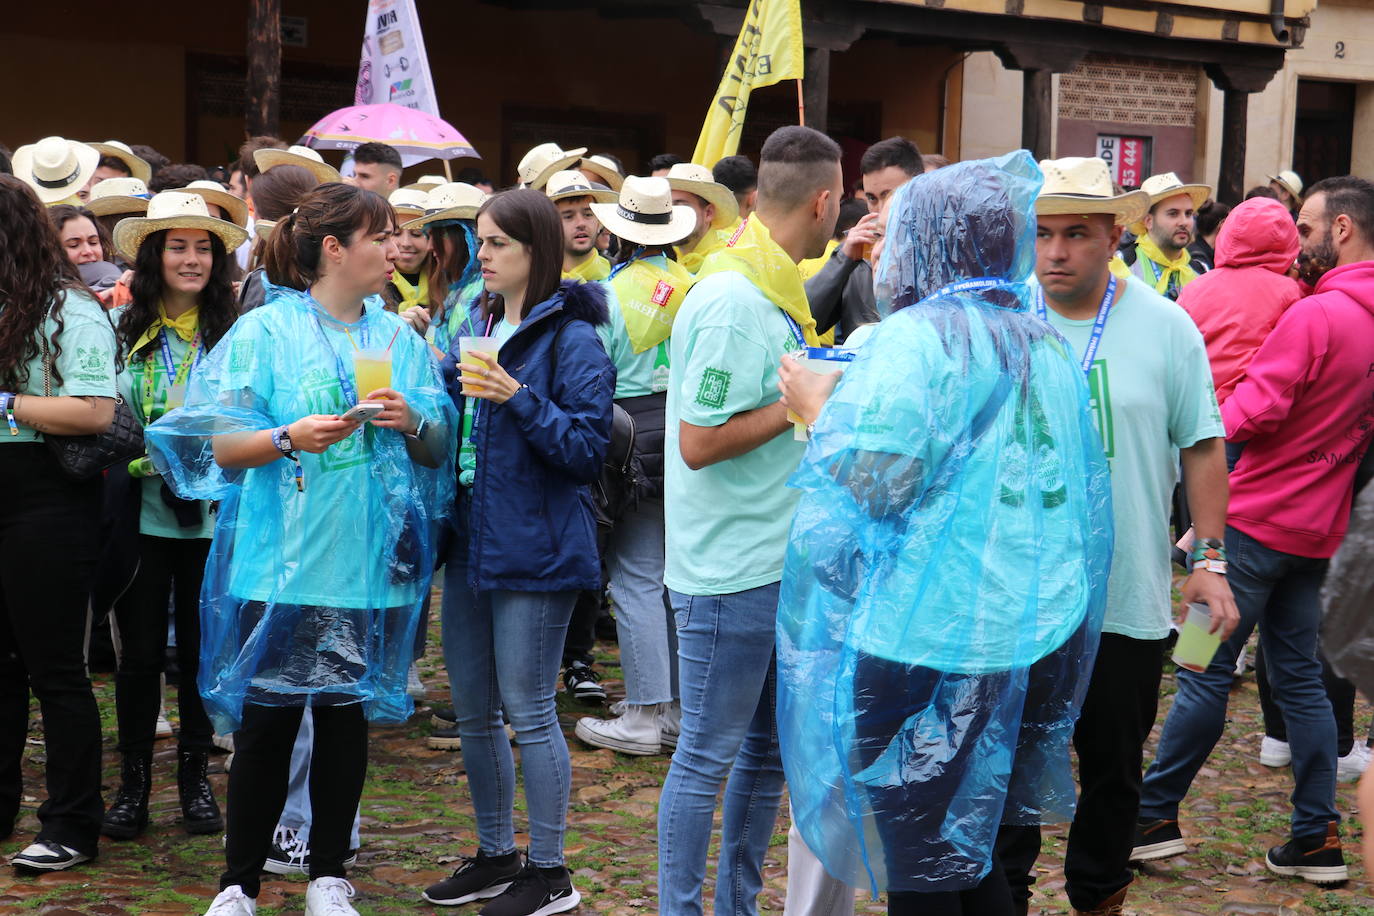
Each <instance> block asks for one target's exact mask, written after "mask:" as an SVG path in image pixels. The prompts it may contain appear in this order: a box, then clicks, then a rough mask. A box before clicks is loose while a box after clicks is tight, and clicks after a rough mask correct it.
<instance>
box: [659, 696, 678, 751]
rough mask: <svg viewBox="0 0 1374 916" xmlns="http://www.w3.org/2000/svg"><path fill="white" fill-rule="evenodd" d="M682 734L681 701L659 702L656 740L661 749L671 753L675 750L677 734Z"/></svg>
mask: <svg viewBox="0 0 1374 916" xmlns="http://www.w3.org/2000/svg"><path fill="white" fill-rule="evenodd" d="M680 734H682V701H681V700H674V701H673V702H671V703H661V704H659V707H658V740H659V741H660V742H662V744H663V750H664V751H666V752H668V753H669V754H671V753H672V752H673V751H675V750H677V739H678V735H680Z"/></svg>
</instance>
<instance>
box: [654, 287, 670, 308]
mask: <svg viewBox="0 0 1374 916" xmlns="http://www.w3.org/2000/svg"><path fill="white" fill-rule="evenodd" d="M671 298H673V288H672V287H671V286H669V285H668V284H667V283H665V282H664V281H662V280H659V281H658V285H657V286H655V287H654V293H653V295H652V296H650V297H649V301H651V302H653V304H654V305H657V306H659V307H660V308H661V307H663V306H665V305H667V304H668V300H669V299H671Z"/></svg>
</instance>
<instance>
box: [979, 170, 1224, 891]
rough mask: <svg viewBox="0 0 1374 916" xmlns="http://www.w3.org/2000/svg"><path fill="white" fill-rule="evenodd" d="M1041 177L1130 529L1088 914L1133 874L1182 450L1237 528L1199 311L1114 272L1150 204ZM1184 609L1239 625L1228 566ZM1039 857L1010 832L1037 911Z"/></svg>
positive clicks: (1079, 843) (1016, 880)
mask: <svg viewBox="0 0 1374 916" xmlns="http://www.w3.org/2000/svg"><path fill="white" fill-rule="evenodd" d="M1040 168H1041V170H1042V171H1043V172H1044V175H1045V184H1044V187H1043V188H1042V190H1041V192H1040V196H1039V197H1038V198H1037V200H1036V214H1037V216H1038V229H1037V242H1036V266H1035V273H1036V279H1037V280H1038V281H1039V286H1040V292H1041V295H1040V296H1038V297H1037V298H1036V310H1037V311H1038V312H1039V313H1040V314H1041V316H1042V317H1043V318H1044V319H1045V320H1046V321H1048V322H1049V323H1050V324H1051V325H1052V326H1053V327H1054V328H1055V329H1056V330H1057V331H1059V332H1060V333H1061V334H1062V335H1064V337H1065V338H1066V339H1067V340H1068V342H1069V344H1070V346H1071V347H1072V350H1073V354H1074V357H1075V359H1077V360H1080V361H1081V363H1082V369H1083V372H1084V373H1085V375H1086V376H1087V379H1088V391H1089V393H1090V397H1091V400H1090V402H1089V403H1090V407H1091V409H1092V411H1093V417H1094V420H1095V421H1096V424H1097V429H1098V432H1099V433H1101V435H1102V444H1103V448H1104V451H1105V452H1106V455H1107V461H1108V467H1109V468H1110V471H1111V477H1112V506H1113V514H1114V516H1115V518H1114V527H1115V534H1116V550H1115V553H1114V556H1113V561H1112V571H1111V578H1110V580H1109V582H1108V585H1107V611H1106V616H1105V619H1104V621H1103V626H1102V630H1103V632H1102V640H1101V643H1100V645H1099V648H1098V653H1097V661H1096V663H1095V664H1094V666H1093V672H1092V678H1091V680H1090V681H1089V686H1088V692H1087V696H1086V698H1085V699H1084V701H1083V709H1082V712H1081V714H1080V715H1079V719H1078V724H1077V726H1076V728H1075V731H1074V749H1075V750H1076V751H1077V753H1078V767H1079V769H1078V778H1079V785H1080V787H1081V793H1080V796H1079V800H1078V812H1077V814H1076V815H1075V817H1074V821H1073V826H1072V828H1071V829H1070V831H1069V843H1068V851H1067V854H1066V856H1065V862H1064V874H1065V877H1066V879H1067V889H1068V895H1069V902H1070V904H1071V905H1072V907H1073V912H1074V914H1075V916H1116V914H1120V913H1121V907H1122V905H1123V903H1122V902H1123V901H1124V900H1125V897H1126V888H1127V886H1128V885H1129V884H1130V883H1131V880H1132V875H1131V870H1130V867H1129V864H1128V861H1129V859H1130V857H1131V850H1132V844H1133V841H1134V837H1135V830H1136V824H1135V821H1136V812H1137V810H1138V808H1139V805H1140V786H1141V754H1142V750H1143V748H1144V745H1145V739H1146V738H1147V737H1148V736H1149V734H1150V729H1151V727H1152V726H1153V725H1154V720H1155V713H1156V711H1157V708H1158V702H1159V682H1160V677H1161V674H1162V670H1163V662H1164V651H1165V648H1166V646H1167V645H1168V637H1169V631H1170V587H1171V585H1172V574H1171V569H1170V559H1169V544H1168V541H1167V540H1166V539H1165V537H1164V533H1165V532H1166V531H1167V530H1168V523H1169V508H1170V498H1171V494H1172V493H1173V489H1174V481H1175V478H1176V477H1177V473H1178V465H1179V458H1180V453H1181V455H1182V461H1183V473H1184V477H1185V479H1186V480H1187V481H1188V488H1187V489H1188V503H1189V507H1190V508H1191V509H1192V513H1193V521H1194V525H1195V528H1196V531H1197V537H1198V542H1197V543H1198V545H1199V547H1200V548H1215V547H1218V546H1220V545H1221V543H1222V542H1221V538H1222V537H1223V535H1224V532H1225V529H1226V494H1227V489H1226V456H1225V451H1224V440H1223V436H1224V435H1225V430H1224V429H1223V428H1222V425H1221V417H1220V414H1219V412H1218V410H1217V401H1216V396H1215V395H1214V394H1213V392H1212V375H1211V370H1210V368H1209V366H1208V363H1207V351H1206V349H1205V347H1204V346H1203V342H1202V336H1201V335H1200V334H1199V333H1198V330H1197V327H1196V326H1195V325H1194V324H1193V322H1192V320H1191V319H1190V318H1189V317H1188V315H1187V313H1186V312H1184V311H1183V310H1182V309H1180V308H1178V307H1177V306H1176V305H1174V304H1173V303H1171V302H1169V301H1168V300H1167V299H1165V298H1164V297H1162V296H1160V295H1159V294H1157V293H1155V292H1154V291H1153V290H1152V289H1151V288H1150V286H1149V285H1147V284H1145V283H1143V282H1141V281H1140V280H1138V279H1137V278H1135V277H1127V278H1126V279H1125V280H1120V279H1118V278H1117V277H1116V276H1115V275H1114V274H1113V273H1112V271H1111V270H1110V268H1109V262H1110V260H1111V258H1112V255H1113V252H1115V251H1116V246H1117V244H1118V242H1120V240H1121V231H1122V226H1123V225H1124V224H1127V223H1131V222H1135V221H1136V220H1138V219H1140V218H1141V217H1142V216H1144V215H1145V212H1146V209H1147V208H1148V206H1149V200H1150V197H1149V195H1148V194H1146V193H1144V192H1143V191H1132V192H1129V193H1126V194H1114V193H1113V189H1112V182H1111V177H1110V175H1109V174H1108V172H1107V165H1106V163H1105V162H1103V161H1102V160H1101V159H1097V158H1094V157H1087V158H1067V159H1055V160H1051V161H1047V162H1042V163H1041V164H1040ZM1223 550H1224V548H1223ZM1209 563H1210V561H1209ZM1183 602H1184V604H1188V603H1191V602H1202V603H1205V604H1206V605H1207V606H1208V608H1210V610H1211V617H1212V625H1213V626H1214V627H1215V628H1216V630H1217V631H1219V632H1220V633H1221V636H1222V638H1225V637H1226V636H1227V635H1228V634H1229V633H1230V632H1231V630H1232V629H1234V628H1235V626H1236V622H1237V620H1238V619H1239V614H1238V612H1237V610H1236V603H1235V600H1234V599H1233V598H1232V596H1231V589H1230V587H1229V586H1228V585H1227V583H1226V577H1225V563H1224V562H1220V563H1217V564H1216V566H1215V567H1214V569H1204V568H1203V565H1202V564H1200V565H1199V566H1197V567H1196V568H1195V569H1194V572H1193V574H1192V575H1191V576H1189V578H1188V580H1187V582H1186V583H1185V584H1184V586H1183ZM1039 851H1040V830H1039V828H1038V827H1013V828H1004V832H1003V836H1002V837H1001V838H1000V839H999V854H1000V858H1001V861H1002V864H1003V867H1004V869H1005V870H1006V874H1007V879H1008V881H1009V882H1010V883H1011V884H1012V888H1013V893H1014V895H1016V896H1017V898H1018V901H1019V903H1020V904H1021V905H1022V906H1025V905H1026V904H1027V903H1028V901H1029V900H1030V884H1031V882H1032V880H1033V879H1032V878H1031V872H1032V867H1033V865H1034V863H1035V858H1036V856H1037V855H1038V854H1039ZM1022 912H1025V910H1024V909H1022Z"/></svg>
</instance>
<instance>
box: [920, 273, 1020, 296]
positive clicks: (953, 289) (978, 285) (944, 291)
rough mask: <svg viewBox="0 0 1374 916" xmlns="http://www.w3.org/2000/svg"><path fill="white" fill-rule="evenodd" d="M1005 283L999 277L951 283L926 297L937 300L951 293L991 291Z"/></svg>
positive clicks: (1005, 282) (976, 278)
mask: <svg viewBox="0 0 1374 916" xmlns="http://www.w3.org/2000/svg"><path fill="white" fill-rule="evenodd" d="M1006 285H1007V281H1006V280H1003V279H1002V278H1001V277H974V278H973V279H971V280H960V281H959V282H958V283H951V284H950V285H949V286H943V287H941V288H940V289H938V290H936V291H935V295H933V296H927V297H926V298H928V299H938V298H939V297H940V296H948V295H950V294H951V293H966V292H968V291H969V290H974V289H992V288H993V287H994V286H1006Z"/></svg>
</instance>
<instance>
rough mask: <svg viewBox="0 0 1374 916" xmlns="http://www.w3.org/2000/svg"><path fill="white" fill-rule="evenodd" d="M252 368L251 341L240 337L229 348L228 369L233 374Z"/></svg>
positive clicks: (248, 370) (249, 370)
mask: <svg viewBox="0 0 1374 916" xmlns="http://www.w3.org/2000/svg"><path fill="white" fill-rule="evenodd" d="M252 369H253V341H251V340H249V339H248V338H246V337H240V338H238V339H237V340H235V341H234V343H233V346H231V347H230V348H229V371H230V372H232V373H234V374H243V373H246V372H251V371H252Z"/></svg>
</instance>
